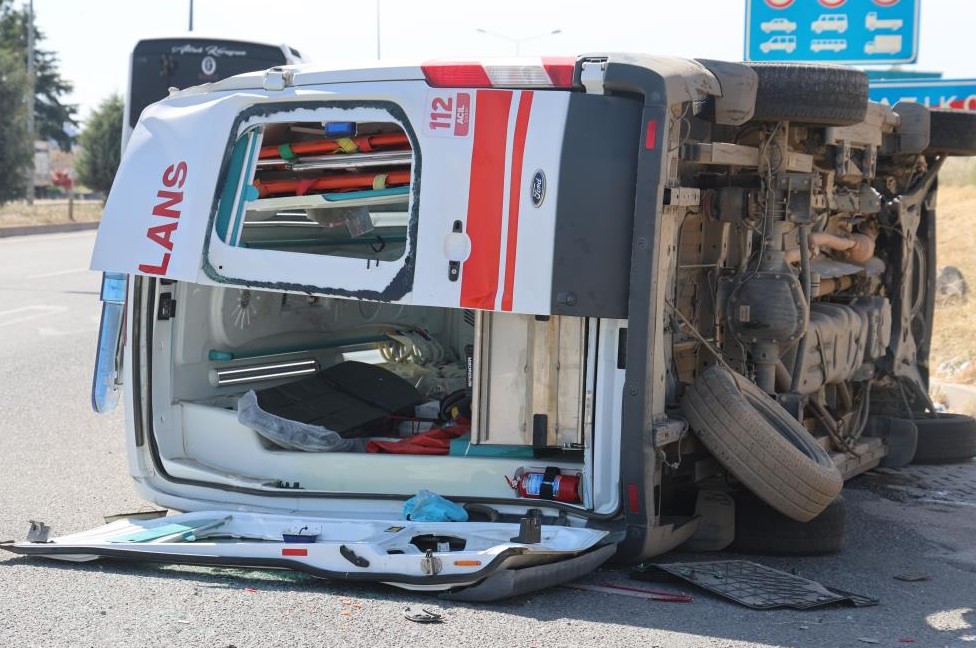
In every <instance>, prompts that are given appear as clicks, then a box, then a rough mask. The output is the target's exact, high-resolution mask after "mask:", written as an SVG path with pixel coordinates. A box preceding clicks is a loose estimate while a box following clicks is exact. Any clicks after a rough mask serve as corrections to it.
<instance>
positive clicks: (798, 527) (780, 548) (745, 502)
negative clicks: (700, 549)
mask: <svg viewBox="0 0 976 648" xmlns="http://www.w3.org/2000/svg"><path fill="white" fill-rule="evenodd" d="M846 519H847V507H846V504H845V503H844V497H843V495H838V496H837V499H835V500H834V501H833V502H831V503H830V506H828V507H827V508H825V509H824V510H823V512H821V513H820V515H818V516H817V517H815V518H813V519H812V520H810V521H809V522H798V521H796V520H793V519H790V518H788V517H786V516H785V515H782V514H781V513H779V512H778V511H776V510H775V509H774V508H772V507H771V506H769V505H768V504H766V503H765V502H763V501H762V500H760V499H759V498H757V497H755V496H753V495H751V494H749V493H741V494H739V495H737V496H736V498H735V540H733V541H732V545H731V546H730V547H729V548H730V549H731V550H732V551H737V552H739V553H745V554H765V555H769V556H820V555H824V554H831V553H837V552H838V551H840V550H841V549H842V548H843V546H844V531H845V526H846Z"/></svg>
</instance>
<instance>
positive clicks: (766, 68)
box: [747, 63, 868, 126]
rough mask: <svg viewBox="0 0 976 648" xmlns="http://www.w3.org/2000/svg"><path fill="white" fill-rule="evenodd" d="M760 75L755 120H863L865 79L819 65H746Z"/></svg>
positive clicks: (834, 123) (837, 122) (856, 73)
mask: <svg viewBox="0 0 976 648" xmlns="http://www.w3.org/2000/svg"><path fill="white" fill-rule="evenodd" d="M747 65H749V66H750V67H751V68H752V69H753V70H755V71H756V74H757V75H758V76H759V89H758V91H757V93H756V110H755V113H754V114H753V117H752V118H753V120H755V121H791V122H799V123H805V124H817V125H824V126H850V125H851V124H857V123H860V122H862V121H864V116H865V115H866V114H867V109H868V77H867V75H866V74H865V73H864V72H862V71H861V70H855V69H853V68H848V67H843V66H839V65H824V64H818V63H748V64H747Z"/></svg>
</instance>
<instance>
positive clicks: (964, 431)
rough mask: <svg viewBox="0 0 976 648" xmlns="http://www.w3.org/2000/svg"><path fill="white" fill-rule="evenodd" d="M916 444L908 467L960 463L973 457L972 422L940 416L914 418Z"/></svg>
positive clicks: (975, 432) (975, 436) (955, 416)
mask: <svg viewBox="0 0 976 648" xmlns="http://www.w3.org/2000/svg"><path fill="white" fill-rule="evenodd" d="M913 422H914V423H915V427H916V428H918V444H917V446H916V448H915V457H914V458H913V459H912V463H917V464H948V463H962V462H964V461H969V460H970V459H972V458H973V457H976V419H974V418H973V417H972V416H966V415H965V414H947V413H940V414H935V415H934V416H927V417H924V418H916V419H914V421H913Z"/></svg>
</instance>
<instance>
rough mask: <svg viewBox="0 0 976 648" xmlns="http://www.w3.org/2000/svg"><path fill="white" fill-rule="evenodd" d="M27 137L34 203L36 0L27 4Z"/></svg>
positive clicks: (30, 194) (29, 198)
mask: <svg viewBox="0 0 976 648" xmlns="http://www.w3.org/2000/svg"><path fill="white" fill-rule="evenodd" d="M27 7H28V8H27V139H28V140H30V150H31V155H30V159H31V165H30V170H29V172H28V174H27V204H28V205H33V204H34V164H35V163H34V85H35V84H34V0H30V2H29V3H28V5H27Z"/></svg>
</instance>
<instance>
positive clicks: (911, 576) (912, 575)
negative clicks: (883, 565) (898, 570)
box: [895, 572, 932, 583]
mask: <svg viewBox="0 0 976 648" xmlns="http://www.w3.org/2000/svg"><path fill="white" fill-rule="evenodd" d="M895 578H896V579H898V580H900V581H905V582H906V583H916V582H918V581H927V580H932V577H931V576H929V575H928V574H923V573H922V572H908V573H907V574H896V575H895Z"/></svg>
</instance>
